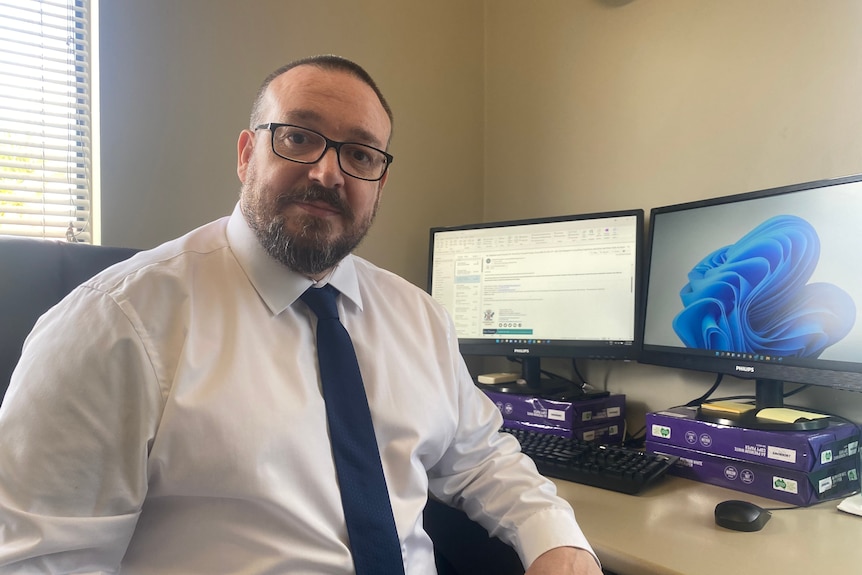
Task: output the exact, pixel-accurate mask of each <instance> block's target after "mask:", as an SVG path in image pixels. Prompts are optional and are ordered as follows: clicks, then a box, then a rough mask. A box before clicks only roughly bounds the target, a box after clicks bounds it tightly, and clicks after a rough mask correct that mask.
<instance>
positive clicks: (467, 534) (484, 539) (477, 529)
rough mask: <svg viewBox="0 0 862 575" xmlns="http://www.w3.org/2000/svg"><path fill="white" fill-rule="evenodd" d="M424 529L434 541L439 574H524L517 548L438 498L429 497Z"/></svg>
mask: <svg viewBox="0 0 862 575" xmlns="http://www.w3.org/2000/svg"><path fill="white" fill-rule="evenodd" d="M424 525H425V531H427V532H428V535H430V536H431V540H432V541H433V542H434V554H435V559H436V561H437V571H438V573H439V575H523V573H524V567H523V565H521V559H520V558H519V557H518V554H517V553H516V552H515V550H514V549H512V548H511V547H509V546H508V545H507V544H505V543H503V542H502V541H501V540H500V539H497V538H496V537H491V536H489V535H488V532H487V531H486V530H485V528H484V527H482V526H481V525H479V524H478V523H476V522H474V521H473V520H471V519H470V518H469V517H467V514H466V513H464V512H463V511H460V510H458V509H454V508H452V507H449V506H447V505H444V504H443V503H440V502H439V501H437V500H435V499H431V498H429V499H428V504H427V505H426V506H425V516H424Z"/></svg>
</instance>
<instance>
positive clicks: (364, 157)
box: [350, 149, 371, 164]
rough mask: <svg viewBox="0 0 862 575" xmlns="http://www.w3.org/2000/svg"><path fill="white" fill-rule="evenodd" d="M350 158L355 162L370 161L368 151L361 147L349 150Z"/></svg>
mask: <svg viewBox="0 0 862 575" xmlns="http://www.w3.org/2000/svg"><path fill="white" fill-rule="evenodd" d="M350 158H351V159H352V160H353V161H354V162H357V163H360V164H367V163H368V162H370V161H371V156H369V155H368V152H366V151H365V150H362V149H353V150H351V151H350Z"/></svg>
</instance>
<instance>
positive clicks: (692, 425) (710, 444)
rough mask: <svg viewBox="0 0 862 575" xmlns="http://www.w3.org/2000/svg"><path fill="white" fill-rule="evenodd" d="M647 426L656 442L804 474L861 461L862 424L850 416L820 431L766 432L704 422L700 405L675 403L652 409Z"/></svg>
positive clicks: (653, 441)
mask: <svg viewBox="0 0 862 575" xmlns="http://www.w3.org/2000/svg"><path fill="white" fill-rule="evenodd" d="M646 425H647V441H650V442H652V443H654V444H656V445H668V446H676V447H681V448H683V449H690V450H694V451H700V452H703V453H709V454H714V455H719V456H722V457H730V458H734V459H742V460H746V461H752V462H756V463H762V464H764V465H770V466H776V467H784V468H787V469H796V470H799V471H805V472H809V471H816V470H818V469H821V468H823V467H826V466H829V465H833V464H835V463H837V462H839V461H841V460H842V459H853V460H856V461H858V459H859V427H858V426H856V425H855V424H854V423H852V422H849V421H846V420H833V421H831V422H830V423H829V427H827V428H825V429H821V430H817V431H764V430H757V429H746V428H743V427H733V426H729V425H721V424H718V423H710V422H706V421H699V420H698V419H697V410H696V409H695V408H691V407H674V408H671V409H666V410H664V411H658V412H652V413H647V414H646Z"/></svg>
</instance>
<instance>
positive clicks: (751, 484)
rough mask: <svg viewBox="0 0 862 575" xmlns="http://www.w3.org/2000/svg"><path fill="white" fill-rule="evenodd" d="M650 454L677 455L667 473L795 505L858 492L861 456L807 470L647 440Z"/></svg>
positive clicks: (647, 448) (809, 503)
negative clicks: (815, 469) (676, 459)
mask: <svg viewBox="0 0 862 575" xmlns="http://www.w3.org/2000/svg"><path fill="white" fill-rule="evenodd" d="M646 450H647V451H648V452H650V453H661V454H664V455H676V456H678V457H679V460H678V461H677V462H676V463H675V464H674V465H673V467H671V468H670V470H668V473H670V474H673V475H678V476H680V477H685V478H687V479H693V480H695V481H701V482H703V483H710V484H712V485H718V486H720V487H727V488H729V489H735V490H737V491H742V492H745V493H750V494H752V495H759V496H761V497H767V498H769V499H775V500H777V501H783V502H784V503H791V504H793V505H811V504H814V503H819V502H821V501H826V500H829V499H836V498H839V497H846V496H847V495H850V494H852V493H855V492H856V491H859V458H858V457H846V458H844V459H842V460H840V461H838V462H836V463H833V464H832V465H829V466H826V467H821V468H820V469H818V470H817V471H811V472H805V471H799V470H794V469H788V468H786V467H776V466H774V465H764V464H761V463H755V462H753V461H747V460H743V459H735V458H732V457H722V456H720V455H713V454H709V453H703V452H700V451H694V450H691V449H685V448H682V447H677V446H675V445H668V444H664V443H659V442H655V441H650V440H648V441H647V442H646Z"/></svg>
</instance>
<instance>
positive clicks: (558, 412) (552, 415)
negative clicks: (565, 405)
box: [548, 409, 566, 421]
mask: <svg viewBox="0 0 862 575" xmlns="http://www.w3.org/2000/svg"><path fill="white" fill-rule="evenodd" d="M548 419H553V420H555V421H565V420H566V412H565V411H563V410H562V409H549V410H548Z"/></svg>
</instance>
